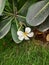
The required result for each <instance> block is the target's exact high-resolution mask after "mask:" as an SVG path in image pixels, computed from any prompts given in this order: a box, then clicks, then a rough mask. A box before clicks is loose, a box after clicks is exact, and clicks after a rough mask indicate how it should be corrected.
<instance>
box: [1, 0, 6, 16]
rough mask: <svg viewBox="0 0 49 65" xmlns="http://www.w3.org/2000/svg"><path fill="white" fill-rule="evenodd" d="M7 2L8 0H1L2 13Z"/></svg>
mask: <svg viewBox="0 0 49 65" xmlns="http://www.w3.org/2000/svg"><path fill="white" fill-rule="evenodd" d="M5 2H6V0H0V15H1V14H2V12H3V9H4V6H5Z"/></svg>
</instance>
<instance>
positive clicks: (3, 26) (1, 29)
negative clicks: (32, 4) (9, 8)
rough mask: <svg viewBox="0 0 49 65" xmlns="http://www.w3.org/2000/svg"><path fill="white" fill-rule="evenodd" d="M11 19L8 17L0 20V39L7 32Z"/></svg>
mask: <svg viewBox="0 0 49 65" xmlns="http://www.w3.org/2000/svg"><path fill="white" fill-rule="evenodd" d="M11 20H12V19H11V18H8V19H6V20H3V21H2V22H0V39H2V38H3V37H4V36H5V35H6V34H7V33H8V32H9V30H10V27H11Z"/></svg>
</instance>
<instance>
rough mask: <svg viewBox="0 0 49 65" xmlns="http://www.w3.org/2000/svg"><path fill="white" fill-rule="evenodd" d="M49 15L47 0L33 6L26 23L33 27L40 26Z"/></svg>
mask: <svg viewBox="0 0 49 65" xmlns="http://www.w3.org/2000/svg"><path fill="white" fill-rule="evenodd" d="M48 15H49V2H48V1H47V0H45V1H40V2H37V3H35V4H33V5H32V6H31V7H30V8H29V10H28V13H27V16H26V21H27V23H28V24H29V25H31V26H38V25H40V24H41V23H43V22H44V21H45V19H46V18H47V17H48Z"/></svg>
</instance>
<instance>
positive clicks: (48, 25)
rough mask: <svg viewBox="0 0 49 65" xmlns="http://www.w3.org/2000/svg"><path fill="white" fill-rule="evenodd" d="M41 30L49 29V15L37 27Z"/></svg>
mask: <svg viewBox="0 0 49 65" xmlns="http://www.w3.org/2000/svg"><path fill="white" fill-rule="evenodd" d="M37 28H38V29H39V30H40V31H42V32H44V31H46V30H48V29H49V17H47V19H46V20H45V22H44V23H42V24H41V25H40V26H38V27H37Z"/></svg>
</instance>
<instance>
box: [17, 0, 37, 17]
mask: <svg viewBox="0 0 49 65" xmlns="http://www.w3.org/2000/svg"><path fill="white" fill-rule="evenodd" d="M35 1H37V0H34V1H32V0H30V1H29V0H28V1H26V2H25V4H24V5H23V6H22V7H21V8H20V10H19V11H18V13H19V14H21V15H24V16H26V14H27V11H28V8H29V6H30V5H31V4H33V3H34V2H35Z"/></svg>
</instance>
